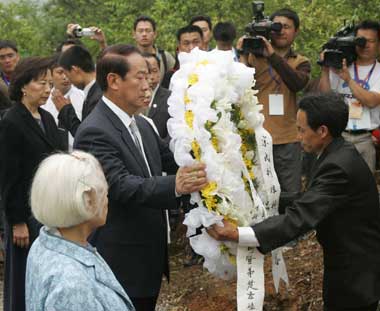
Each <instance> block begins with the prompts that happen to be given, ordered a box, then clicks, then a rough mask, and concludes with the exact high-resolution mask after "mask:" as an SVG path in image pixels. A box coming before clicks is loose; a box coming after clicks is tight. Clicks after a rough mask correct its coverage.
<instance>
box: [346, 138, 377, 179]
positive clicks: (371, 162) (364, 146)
mask: <svg viewBox="0 0 380 311" xmlns="http://www.w3.org/2000/svg"><path fill="white" fill-rule="evenodd" d="M342 136H343V138H344V139H345V140H346V141H349V142H350V143H352V144H354V146H355V148H356V149H357V150H358V151H359V153H360V155H361V156H362V157H363V159H364V161H365V162H366V163H367V164H368V167H369V169H370V170H371V172H372V173H374V172H375V170H376V149H375V146H374V144H373V141H372V135H371V133H363V134H359V135H353V134H350V133H346V132H343V133H342Z"/></svg>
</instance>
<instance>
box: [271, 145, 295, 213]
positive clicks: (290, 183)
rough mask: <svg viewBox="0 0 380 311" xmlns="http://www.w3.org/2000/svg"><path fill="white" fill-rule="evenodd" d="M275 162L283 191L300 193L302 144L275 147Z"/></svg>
mask: <svg viewBox="0 0 380 311" xmlns="http://www.w3.org/2000/svg"><path fill="white" fill-rule="evenodd" d="M273 161H274V169H275V171H276V174H277V177H278V181H279V182H280V186H281V191H282V192H300V191H301V174H302V160H301V145H300V143H290V144H281V145H273ZM279 212H280V213H283V212H284V211H282V210H280V211H279Z"/></svg>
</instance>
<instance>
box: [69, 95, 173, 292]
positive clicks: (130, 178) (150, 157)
mask: <svg viewBox="0 0 380 311" xmlns="http://www.w3.org/2000/svg"><path fill="white" fill-rule="evenodd" d="M135 119H136V123H137V126H138V128H139V131H140V134H141V138H142V141H143V146H144V150H145V155H146V158H147V161H148V163H149V167H150V171H151V173H152V177H150V176H149V172H148V169H147V167H146V165H145V162H144V159H143V157H142V155H141V153H140V152H139V150H138V149H137V147H136V145H135V143H134V141H133V138H132V137H131V135H130V134H129V131H128V129H127V128H126V127H125V126H124V125H123V123H122V122H121V120H120V119H119V118H118V117H117V115H115V114H114V113H113V112H112V110H111V109H110V108H109V107H108V106H107V105H106V104H105V103H104V102H103V101H100V102H99V104H98V105H97V106H96V107H95V109H94V110H93V112H92V113H91V115H90V116H89V117H88V118H87V119H86V120H84V121H83V123H82V124H81V126H80V127H79V129H78V132H77V135H76V137H75V141H74V148H75V149H80V150H84V151H87V152H90V153H92V154H93V155H94V156H95V157H96V158H97V159H98V160H99V162H100V163H101V165H102V167H103V170H104V173H105V175H106V178H107V182H108V185H109V193H108V198H109V208H108V215H107V223H106V225H105V226H104V227H102V228H100V229H99V230H98V232H97V233H96V234H95V238H94V239H93V240H92V242H93V243H94V244H95V245H96V247H97V249H98V251H99V252H100V254H101V255H102V256H103V258H104V259H105V260H106V261H107V263H108V264H109V266H110V267H111V269H112V271H113V272H114V273H115V275H116V278H117V279H118V281H119V282H120V283H121V285H122V286H123V287H124V289H125V290H126V292H127V293H128V295H129V296H130V297H154V296H156V295H158V292H159V289H160V286H161V279H162V274H163V273H165V274H166V275H168V254H167V236H166V230H167V229H166V219H165V215H164V209H170V208H176V207H177V202H176V196H175V176H174V175H172V176H161V175H162V171H166V172H168V174H172V173H175V172H176V170H177V166H176V165H175V163H174V159H173V154H172V153H171V152H170V150H169V148H168V146H167V144H166V143H164V141H163V140H162V139H161V138H160V137H159V136H158V135H157V134H156V133H155V131H154V130H153V128H152V127H151V125H150V124H149V122H148V121H146V120H145V119H144V118H142V117H139V116H136V117H135Z"/></svg>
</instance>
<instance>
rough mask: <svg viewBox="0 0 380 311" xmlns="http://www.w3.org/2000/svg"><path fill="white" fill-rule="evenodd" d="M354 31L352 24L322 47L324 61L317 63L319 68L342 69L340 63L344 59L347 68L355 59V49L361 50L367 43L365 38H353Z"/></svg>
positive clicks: (342, 29)
mask: <svg viewBox="0 0 380 311" xmlns="http://www.w3.org/2000/svg"><path fill="white" fill-rule="evenodd" d="M354 29H355V25H354V23H351V24H349V25H345V26H343V27H342V28H341V29H339V30H338V31H337V33H336V34H335V36H334V37H332V38H330V40H329V41H328V42H327V43H326V44H324V45H323V47H322V49H323V50H324V51H325V53H324V59H323V61H321V60H319V61H318V62H317V63H318V64H319V65H321V66H326V67H332V68H336V69H342V62H343V59H344V58H345V59H346V62H347V66H349V65H351V64H352V63H353V62H354V61H355V60H356V58H357V54H356V47H357V46H358V47H362V48H363V47H365V45H366V43H367V40H366V38H364V37H355V32H354Z"/></svg>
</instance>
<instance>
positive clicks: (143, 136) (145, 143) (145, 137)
mask: <svg viewBox="0 0 380 311" xmlns="http://www.w3.org/2000/svg"><path fill="white" fill-rule="evenodd" d="M144 122H145V121H144ZM136 124H137V126H138V128H139V131H140V135H141V139H142V142H143V146H144V152H145V157H146V159H147V161H148V165H149V168H150V172H151V174H152V176H157V175H161V172H159V173H157V172H156V170H155V166H154V165H153V163H156V162H157V160H156V161H155V160H154V155H153V153H152V151H151V150H152V147H151V146H150V145H149V144H150V139H149V136H148V135H147V133H146V128H145V126H143V124H142V118H139V117H136Z"/></svg>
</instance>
